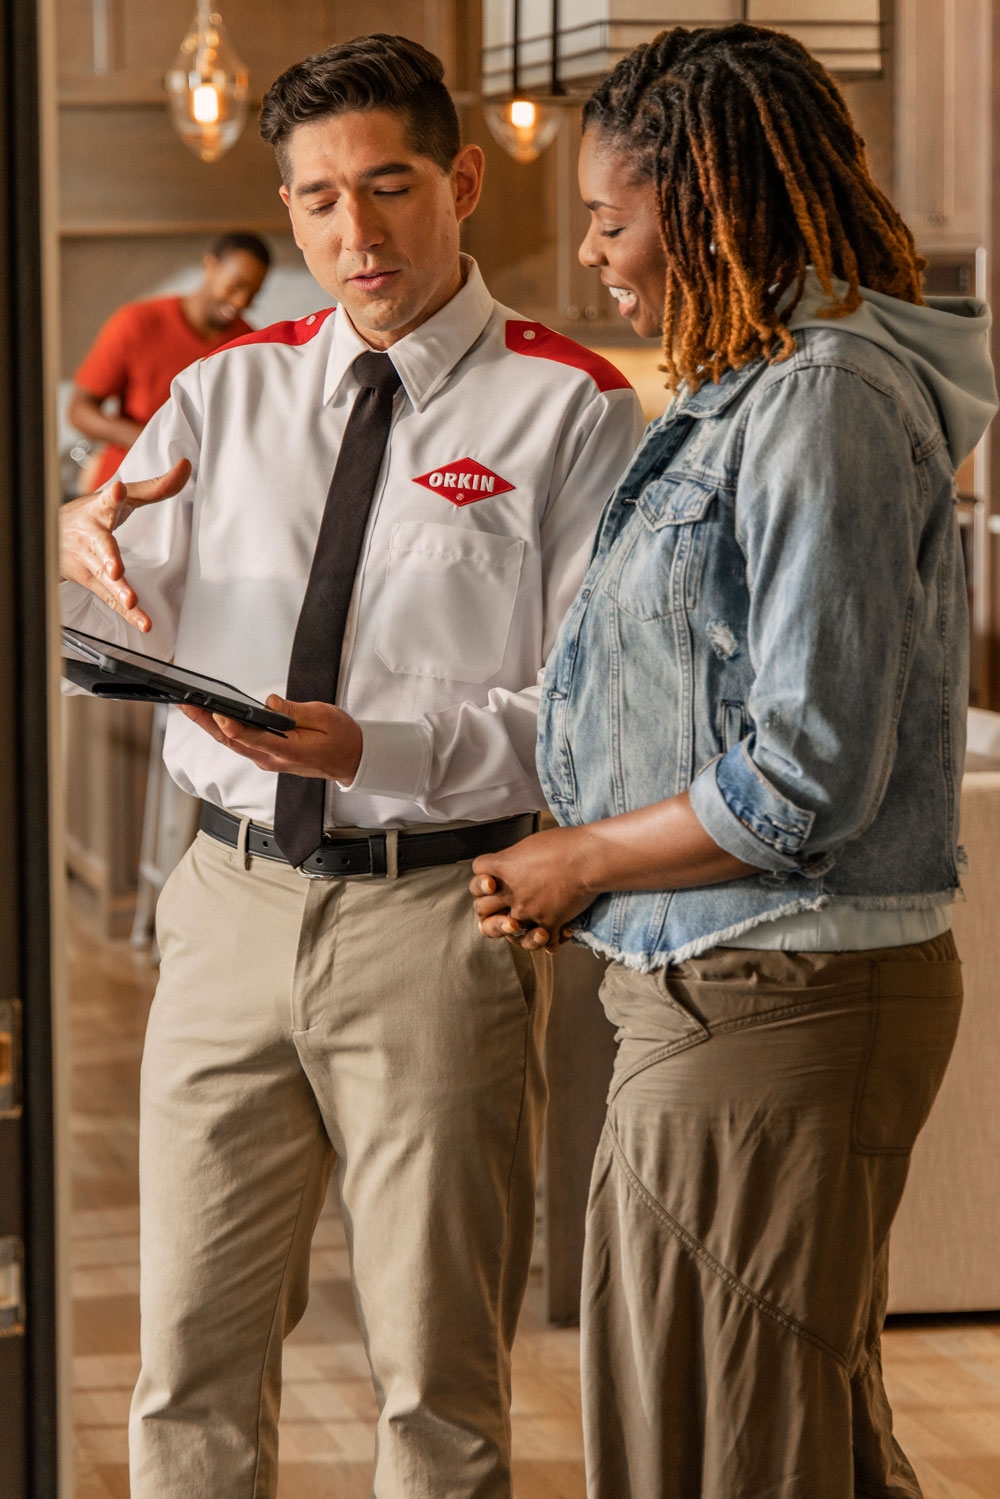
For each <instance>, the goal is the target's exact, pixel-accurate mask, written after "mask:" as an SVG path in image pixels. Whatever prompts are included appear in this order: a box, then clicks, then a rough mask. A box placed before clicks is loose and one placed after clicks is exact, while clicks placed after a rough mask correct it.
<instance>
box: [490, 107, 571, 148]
mask: <svg viewBox="0 0 1000 1499" xmlns="http://www.w3.org/2000/svg"><path fill="white" fill-rule="evenodd" d="M483 113H484V115H485V116H486V123H487V125H488V126H489V127H490V132H491V134H492V136H493V138H494V140H496V141H497V142H498V143H499V144H500V145H501V146H503V148H504V150H505V151H508V152H509V153H510V155H511V156H513V158H514V160H515V161H521V162H527V161H535V160H537V158H538V157H539V156H541V154H542V152H543V151H544V150H545V148H546V146H548V145H551V143H552V141H553V140H554V138H555V134H556V131H557V130H558V129H559V126H560V124H561V121H562V116H561V115H560V113H559V111H558V109H556V108H553V106H552V105H551V104H542V103H540V101H539V100H537V99H526V98H522V97H515V98H513V99H508V100H507V101H506V103H498V102H497V101H496V100H493V101H491V102H489V103H486V104H484V105H483Z"/></svg>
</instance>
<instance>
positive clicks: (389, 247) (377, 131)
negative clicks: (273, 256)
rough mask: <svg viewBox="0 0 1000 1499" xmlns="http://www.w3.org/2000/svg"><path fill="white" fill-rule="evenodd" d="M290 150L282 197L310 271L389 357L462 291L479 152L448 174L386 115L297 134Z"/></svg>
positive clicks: (353, 115)
mask: <svg viewBox="0 0 1000 1499" xmlns="http://www.w3.org/2000/svg"><path fill="white" fill-rule="evenodd" d="M286 149H287V153H288V162H289V180H288V182H287V184H285V185H284V186H283V187H282V188H281V196H282V199H283V200H284V202H285V204H286V206H287V208H288V212H289V216H290V218H291V221H292V230H293V232H294V234H295V243H296V244H297V245H298V247H299V249H300V250H301V251H302V254H303V255H304V256H305V262H306V265H307V266H308V267H309V269H310V271H311V272H312V274H313V276H314V277H315V278H316V280H317V281H318V282H319V284H320V286H322V288H323V290H324V291H326V292H329V294H330V295H331V296H332V297H334V298H335V299H336V301H338V302H339V303H341V304H342V305H343V307H344V308H345V310H346V311H347V312H348V314H349V315H350V319H351V322H352V323H353V324H354V326H355V328H356V329H357V330H358V332H359V333H360V334H361V336H362V337H363V338H364V339H365V340H366V341H367V342H368V343H369V344H371V346H372V348H376V349H387V348H388V347H389V346H390V344H394V343H395V342H396V341H397V340H398V339H400V338H404V337H405V336H406V334H407V333H411V332H412V331H413V329H414V328H418V327H419V326H420V324H421V323H423V322H426V320H427V319H428V318H429V317H432V316H433V314H434V313H435V312H437V311H439V309H440V308H442V307H443V306H444V304H445V303H446V302H448V301H450V299H451V298H452V297H453V296H454V295H455V293H456V292H457V291H458V289H459V287H460V286H461V284H462V278H461V271H460V267H459V259H458V242H459V233H458V226H459V224H460V223H461V221H462V219H464V218H466V217H467V216H468V215H469V214H470V213H471V212H472V210H473V208H474V207H475V206H476V202H477V200H478V198H479V189H480V186H481V183H482V160H483V157H482V152H481V151H480V150H479V147H478V146H465V147H463V148H462V150H461V151H459V153H458V155H457V156H456V158H455V161H454V163H453V164H452V168H451V171H450V173H446V172H444V171H442V170H441V168H440V167H439V166H438V165H437V163H436V162H434V161H432V160H431V158H430V157H429V156H421V155H419V154H418V153H417V152H416V151H414V149H413V147H412V146H411V145H410V143H409V141H408V139H407V134H406V122H405V120H404V119H403V117H402V116H401V115H398V114H396V113H395V112H393V111H391V110H386V109H374V110H368V111H363V112H362V111H357V110H353V111H351V112H349V113H346V114H339V115H330V116H326V117H324V118H322V119H318V120H310V121H308V122H307V123H305V124H303V125H297V126H296V127H295V129H294V130H293V131H292V133H291V135H290V136H289V138H288V141H287V143H286Z"/></svg>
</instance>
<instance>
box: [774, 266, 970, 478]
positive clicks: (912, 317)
mask: <svg viewBox="0 0 1000 1499" xmlns="http://www.w3.org/2000/svg"><path fill="white" fill-rule="evenodd" d="M833 284H834V286H835V288H836V290H837V294H838V296H842V295H843V294H844V293H845V292H846V290H847V287H846V284H845V283H844V282H843V281H835V282H834V283H833ZM861 296H862V298H863V301H862V303H861V306H860V307H859V308H858V309H857V311H855V312H851V313H848V314H847V316H846V317H834V318H830V317H820V316H819V312H820V309H821V308H822V307H826V306H829V300H830V299H829V298H828V297H827V295H826V293H825V292H824V290H823V288H822V287H821V286H820V284H819V280H818V278H817V277H816V274H815V272H814V271H809V272H808V274H807V277H806V285H805V290H804V291H803V293H802V297H801V299H800V301H799V304H798V306H797V307H796V309H795V311H794V312H793V313H792V316H791V317H790V318H789V320H788V326H789V328H791V329H793V330H795V331H797V330H798V329H800V328H826V329H831V328H832V329H836V330H837V331H839V332H840V333H851V334H853V335H854V336H855V337H857V338H866V339H868V341H869V342H870V343H874V344H878V345H879V347H880V348H882V349H885V351H886V352H887V353H888V354H891V355H893V357H894V358H896V359H898V360H899V361H900V362H901V363H902V364H905V365H906V367H907V369H908V370H909V371H910V373H911V375H913V377H914V378H915V379H916V380H917V382H918V383H919V384H920V386H921V387H922V388H923V390H925V391H926V393H927V395H928V396H929V398H930V400H931V403H932V404H933V406H934V409H935V410H936V411H937V414H938V419H939V421H940V423H941V428H942V430H943V432H944V435H945V440H946V441H947V444H948V451H949V453H950V454H951V460H952V464H953V465H954V467H955V468H957V467H958V465H959V464H960V463H961V462H962V460H963V458H966V457H967V456H968V454H969V453H971V452H972V449H973V448H974V447H975V445H976V443H977V442H978V441H979V439H980V438H981V437H982V435H983V433H984V432H985V431H986V428H987V427H988V426H989V424H990V422H991V421H992V419H993V416H994V414H995V412H996V410H997V406H998V401H997V387H996V379H995V377H994V373H993V365H992V362H991V360H990V353H989V342H988V333H989V327H990V322H991V318H990V310H989V308H988V307H987V306H986V303H985V302H980V301H978V300H977V299H976V298H975V297H928V299H927V305H926V306H924V307H915V306H914V305H913V304H912V303H911V302H901V301H900V300H899V299H898V297H887V296H886V295H885V294H884V293H883V292H878V291H869V290H868V288H867V287H864V286H863V287H862V288H861Z"/></svg>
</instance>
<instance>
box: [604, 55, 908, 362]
mask: <svg viewBox="0 0 1000 1499" xmlns="http://www.w3.org/2000/svg"><path fill="white" fill-rule="evenodd" d="M583 128H584V130H585V131H586V130H594V131H595V132H596V133H597V135H598V136H599V137H600V138H601V139H602V140H603V141H606V142H607V144H608V145H609V146H611V147H612V148H613V149H615V150H617V151H620V152H623V153H624V154H625V155H626V156H627V157H631V158H632V161H633V165H634V170H635V173H636V176H637V177H638V179H639V180H649V181H652V182H653V183H654V184H655V188H656V193H657V198H658V203H659V213H660V228H661V233H662V236H663V243H664V247H665V250H666V255H667V277H666V296H665V301H664V320H663V349H664V357H665V360H666V364H665V373H666V375H667V383H668V385H669V386H670V388H671V389H672V390H676V389H677V387H678V386H679V385H680V384H681V383H682V382H684V383H686V384H687V385H689V386H690V388H691V389H692V390H696V389H697V388H698V386H699V385H700V384H701V383H702V381H703V380H705V379H706V378H708V377H711V378H712V379H713V380H716V381H717V380H718V379H719V378H720V376H721V375H723V374H724V373H725V371H726V370H729V369H738V368H739V367H740V366H741V365H745V364H747V363H749V362H750V360H752V359H756V358H758V357H760V356H761V355H763V356H764V357H765V358H767V359H769V360H771V361H772V362H773V361H776V360H779V359H783V358H786V357H787V355H789V354H790V353H791V352H792V348H793V342H792V335H791V333H790V332H789V330H788V318H789V317H790V315H791V313H792V311H793V309H794V308H795V306H796V305H797V303H798V301H799V298H800V297H801V295H802V290H803V287H804V285H805V277H806V269H807V267H809V266H811V267H812V268H813V270H814V271H815V273H816V275H817V277H818V278H819V282H820V285H821V286H822V288H823V290H824V292H825V293H826V295H827V297H828V298H829V304H828V305H827V306H826V307H824V308H823V309H822V315H823V316H826V317H841V316H844V315H845V314H847V313H849V312H852V311H853V310H854V309H855V308H856V307H858V306H859V305H860V302H861V294H860V291H859V287H860V286H862V285H863V286H866V287H869V288H871V289H872V290H875V291H880V292H885V293H886V295H888V296H891V297H898V298H900V299H901V300H902V301H905V302H915V303H921V302H922V301H923V297H922V296H921V292H920V272H921V270H922V268H923V266H924V265H925V263H926V262H924V261H923V260H922V259H921V258H920V256H919V255H918V254H917V252H916V248H915V246H914V243H913V236H912V234H911V233H910V231H909V229H908V228H907V227H906V225H905V224H904V223H903V220H902V219H901V218H900V216H899V214H898V213H897V212H896V210H895V208H893V206H892V204H891V203H890V202H889V200H888V198H886V196H885V194H884V193H882V192H881V191H880V190H879V188H877V187H876V185H875V183H874V182H873V181H872V178H871V175H870V173H869V170H868V164H867V161H866V159H865V147H864V142H863V141H862V139H861V137H860V136H859V135H858V133H857V131H856V130H855V129H854V126H853V124H852V122H851V117H850V115H849V114H848V111H847V106H846V105H845V103H844V100H843V98H842V96H841V94H840V91H839V90H838V88H837V86H836V84H835V83H834V81H833V79H832V78H831V77H830V75H829V73H827V71H826V69H825V68H823V67H822V66H821V64H820V63H818V62H817V61H816V59H815V58H814V57H812V56H811V55H810V54H809V53H808V52H807V51H806V49H805V48H804V47H803V46H802V45H801V44H800V43H799V42H796V41H794V40H793V39H792V38H791V37H789V36H785V35H783V34H782V33H781V32H776V31H767V30H764V29H763V28H761V27H757V26H747V25H737V26H725V27H718V28H715V27H713V28H708V27H705V28H699V29H698V30H695V31H688V30H685V29H684V28H683V27H675V28H674V29H673V30H671V31H664V32H661V34H660V35H659V36H658V37H657V38H656V39H655V40H654V41H652V42H650V43H649V44H648V45H643V46H640V47H636V48H635V49H634V51H632V52H630V53H629V55H628V56H627V57H625V58H623V59H622V61H621V62H620V63H619V64H618V66H617V67H616V68H615V70H614V72H613V73H612V74H611V75H610V77H609V78H607V79H606V80H605V81H604V82H603V83H602V84H601V85H600V87H599V88H597V89H596V90H595V92H594V93H593V94H592V95H591V97H590V99H588V101H587V104H586V106H585V108H584V113H583ZM834 278H837V279H839V280H840V281H843V282H846V283H847V289H846V291H845V292H844V293H843V295H842V296H838V294H837V290H836V288H835V287H834V284H833V283H834Z"/></svg>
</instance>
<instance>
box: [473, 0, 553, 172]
mask: <svg viewBox="0 0 1000 1499" xmlns="http://www.w3.org/2000/svg"><path fill="white" fill-rule="evenodd" d="M529 4H530V0H529ZM522 5H523V0H512V8H511V12H510V21H509V30H508V34H507V36H506V38H505V42H504V44H503V45H504V47H505V51H506V52H507V53H509V70H510V71H509V78H506V77H505V78H504V79H503V82H502V84H501V87H502V89H503V93H502V96H501V97H499V98H492V99H490V98H487V99H486V100H485V101H484V103H483V113H484V115H485V116H486V123H487V125H488V126H489V128H490V133H491V134H492V136H493V138H494V140H496V141H497V142H498V143H499V144H500V145H501V146H503V148H504V150H505V151H507V152H509V154H510V155H511V156H513V158H514V160H515V161H520V162H528V161H535V160H537V158H538V157H539V156H541V154H542V152H543V151H544V150H545V148H546V146H549V145H551V144H552V141H553V140H554V139H555V136H556V132H557V131H558V129H559V126H560V125H561V124H562V114H561V113H560V110H559V106H558V103H556V102H554V101H555V100H556V99H557V98H558V97H559V96H560V95H561V94H563V92H564V90H563V87H562V85H561V83H560V82H559V65H558V57H557V40H558V35H559V0H551V10H550V27H549V31H548V39H549V42H550V56H549V72H548V77H549V81H550V83H551V97H550V98H549V99H541V98H539V97H537V92H533V93H532V94H531V95H528V94H526V93H525V92H524V91H523V90H522V88H521V48H522V34H523V24H524V18H523V16H522ZM485 9H486V10H487V12H488V13H490V14H492V13H495V12H496V11H497V10H498V9H499V10H501V11H504V12H506V6H505V5H503V4H501V5H500V6H499V7H498V6H497V5H496V3H495V0H494V3H491V0H487V3H486V6H485ZM484 19H486V20H487V21H488V20H489V15H488V16H487V17H485V18H484ZM499 19H500V18H499V17H498V16H494V21H496V20H499ZM501 24H502V22H501ZM537 40H538V39H537V38H536V39H535V41H536V42H537Z"/></svg>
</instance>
